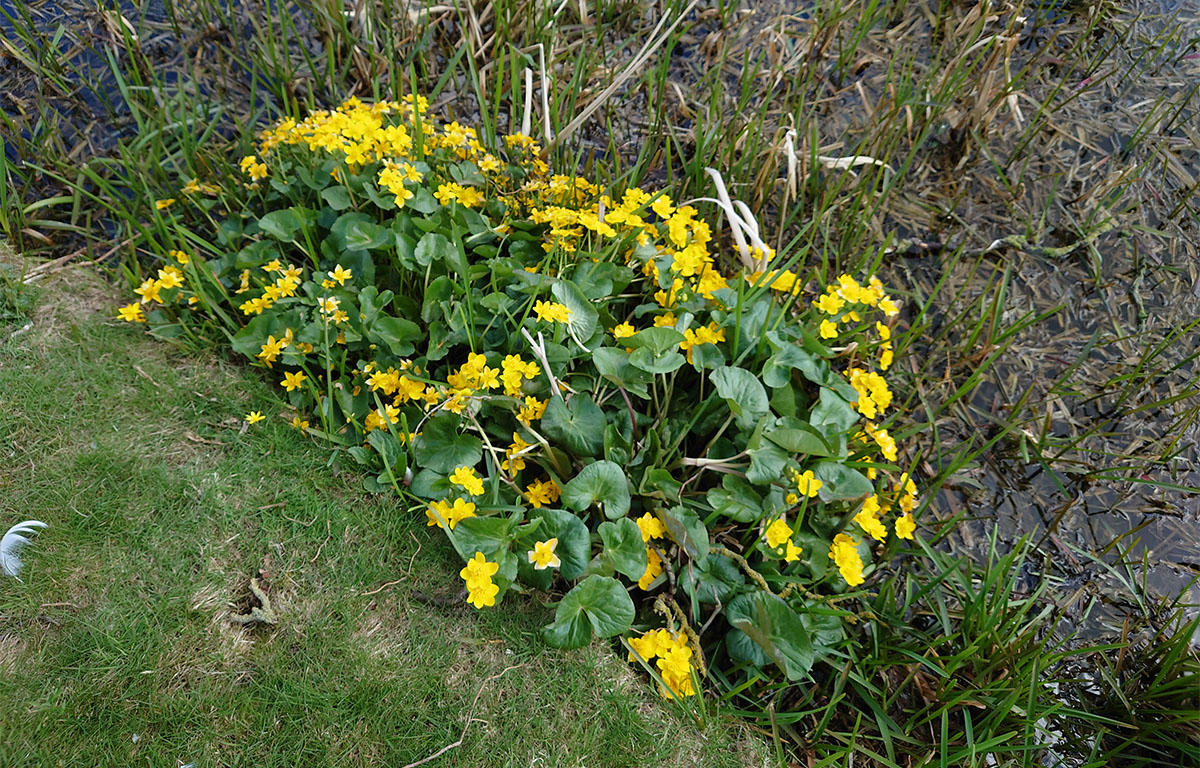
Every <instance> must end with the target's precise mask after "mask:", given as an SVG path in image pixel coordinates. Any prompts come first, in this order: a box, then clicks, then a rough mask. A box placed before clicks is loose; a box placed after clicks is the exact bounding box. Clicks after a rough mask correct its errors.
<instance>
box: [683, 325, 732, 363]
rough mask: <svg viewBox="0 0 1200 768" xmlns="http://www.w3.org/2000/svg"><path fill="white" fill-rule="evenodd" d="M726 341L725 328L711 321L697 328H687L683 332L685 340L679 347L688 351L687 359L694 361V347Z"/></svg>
mask: <svg viewBox="0 0 1200 768" xmlns="http://www.w3.org/2000/svg"><path fill="white" fill-rule="evenodd" d="M722 341H725V329H724V328H718V327H717V324H716V323H709V324H708V325H704V326H701V327H699V328H697V329H696V330H694V331H693V330H692V329H691V328H687V329H685V330H684V332H683V341H681V342H679V349H680V350H681V351H683V352H686V353H687V361H688V362H689V363H690V362H692V348H693V347H698V346H700V345H701V344H718V343H720V342H722Z"/></svg>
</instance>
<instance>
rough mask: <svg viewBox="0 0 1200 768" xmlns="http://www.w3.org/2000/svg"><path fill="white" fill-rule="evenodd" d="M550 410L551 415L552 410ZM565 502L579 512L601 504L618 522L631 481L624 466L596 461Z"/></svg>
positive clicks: (565, 493) (568, 488)
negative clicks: (598, 503) (626, 475)
mask: <svg viewBox="0 0 1200 768" xmlns="http://www.w3.org/2000/svg"><path fill="white" fill-rule="evenodd" d="M546 410H547V412H549V410H550V409H549V408H547V409H546ZM543 423H544V417H543ZM562 500H563V503H564V504H565V505H567V506H568V507H570V508H571V509H573V510H575V511H576V512H583V511H585V510H587V508H588V507H590V506H591V505H592V504H595V503H597V502H600V503H601V504H602V505H603V506H604V516H605V517H607V518H608V519H610V520H615V519H617V518H619V517H624V516H625V513H626V512H628V511H629V480H628V478H626V477H625V470H624V469H622V468H621V467H620V465H618V464H614V463H612V462H611V461H604V460H601V461H594V462H592V463H591V464H588V465H587V466H586V467H584V468H583V470H582V471H580V473H579V474H578V475H576V476H575V477H573V478H571V481H570V482H568V483H567V484H566V485H565V486H563V489H562ZM643 570H645V569H643ZM638 576H641V574H640V573H639V574H638Z"/></svg>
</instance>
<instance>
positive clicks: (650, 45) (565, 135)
mask: <svg viewBox="0 0 1200 768" xmlns="http://www.w3.org/2000/svg"><path fill="white" fill-rule="evenodd" d="M698 2H699V0H692V2H690V3H688V5H687V7H686V8H684V9H683V10H682V11H680V13H679V15H678V16H676V17H675V20H674V21H672V22H671V24H670V26H668V27H667V28H666V29H663V25H664V24H666V22H667V19H669V18H670V17H669V16H664V17H662V18H661V19H659V21H658V24H657V25H656V26H655V27H654V29H653V30H652V31H651V32H650V36H649V37H648V38H646V42H645V43H643V44H642V47H641V48H640V49H638V52H637V53H636V54H635V55H634V57H633V58H632V59H631V60H630V61H629V63H628V64H626V65H625V68H624V69H622V70H621V71H620V73H618V74H617V76H616V77H615V78H613V81H612V82H611V83H610V84H609V86H608V87H607V88H605V89H604V90H603V91H601V92H600V94H599V95H598V96H596V98H594V99H592V101H591V102H590V103H589V104H588V105H587V106H586V107H584V108H583V109H582V110H580V112H579V114H578V115H576V116H575V119H574V120H572V121H571V122H569V123H567V126H566V127H565V128H563V129H562V130H561V131H559V134H558V136H557V137H555V138H554V139H553V140H552V141H551V142H549V144H548V147H547V148H548V149H554V148H555V147H558V146H559V145H560V144H562V143H563V142H565V141H566V140H567V139H569V138H570V137H571V134H573V133H574V132H575V131H576V130H578V129H579V126H581V125H583V124H584V123H585V122H587V120H588V118H589V117H591V116H592V114H593V113H594V112H595V111H596V110H598V109H600V107H602V106H604V104H605V103H606V102H607V101H608V100H609V99H610V98H611V97H612V95H613V94H614V93H616V92H617V91H618V90H620V89H621V87H622V86H624V85H625V83H626V81H628V80H629V79H630V78H631V77H633V76H634V75H635V74H637V73H638V72H639V71H640V70H641V69H642V67H643V66H645V64H646V62H647V61H649V60H650V58H651V57H652V56H653V55H654V54H655V52H657V51H658V49H659V48H660V47H661V46H662V44H663V42H664V41H666V39H667V38H668V37H670V36H671V33H672V32H674V31H675V28H676V27H678V26H679V23H680V22H681V21H683V20H684V19H685V18H686V17H687V15H688V14H689V13H691V12H692V10H693V9H694V8H695V7H696V5H697V3H698ZM544 92H545V91H544V90H543V93H544Z"/></svg>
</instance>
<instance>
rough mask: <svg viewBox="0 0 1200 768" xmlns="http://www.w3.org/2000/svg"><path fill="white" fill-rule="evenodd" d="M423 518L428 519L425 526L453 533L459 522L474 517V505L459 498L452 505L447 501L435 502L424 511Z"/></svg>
mask: <svg viewBox="0 0 1200 768" xmlns="http://www.w3.org/2000/svg"><path fill="white" fill-rule="evenodd" d="M425 516H426V517H427V518H429V521H428V522H427V523H425V525H427V526H431V525H436V526H439V527H441V528H443V529H445V528H449V529H450V530H452V531H453V530H454V526H456V525H458V523H459V521H461V520H466V519H467V518H468V517H475V504H474V502H470V501H467V500H466V499H463V498H461V497H460V498H457V499H455V500H454V501H453V503H452V502H451V501H450V500H449V499H446V500H444V501H435V502H433V503H432V504H430V505H429V509H426V510H425Z"/></svg>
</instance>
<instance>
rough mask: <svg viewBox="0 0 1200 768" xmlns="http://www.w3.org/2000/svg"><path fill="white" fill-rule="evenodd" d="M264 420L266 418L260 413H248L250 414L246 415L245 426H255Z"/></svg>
mask: <svg viewBox="0 0 1200 768" xmlns="http://www.w3.org/2000/svg"><path fill="white" fill-rule="evenodd" d="M264 418H266V417H264V416H263V415H262V411H250V413H247V414H246V423H247V424H257V423H258V422H260V421H262V420H263V419H264Z"/></svg>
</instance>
